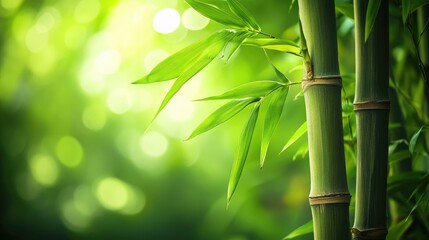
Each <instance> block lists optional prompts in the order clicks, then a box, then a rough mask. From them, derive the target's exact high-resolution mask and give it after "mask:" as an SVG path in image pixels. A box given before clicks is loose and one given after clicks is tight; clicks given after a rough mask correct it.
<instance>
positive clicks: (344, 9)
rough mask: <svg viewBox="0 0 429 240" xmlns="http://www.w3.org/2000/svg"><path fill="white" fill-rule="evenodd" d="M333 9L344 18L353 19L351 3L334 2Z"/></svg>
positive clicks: (338, 0)
mask: <svg viewBox="0 0 429 240" xmlns="http://www.w3.org/2000/svg"><path fill="white" fill-rule="evenodd" d="M335 9H337V11H339V12H340V13H342V14H343V15H344V16H346V17H349V18H351V19H354V10H353V2H352V1H347V0H336V1H335Z"/></svg>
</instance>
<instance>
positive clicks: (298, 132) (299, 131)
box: [281, 122, 307, 152]
mask: <svg viewBox="0 0 429 240" xmlns="http://www.w3.org/2000/svg"><path fill="white" fill-rule="evenodd" d="M306 132H307V122H304V123H303V124H302V125H301V126H300V127H299V128H298V129H297V130H296V131H295V133H294V134H293V135H292V137H291V138H290V139H289V141H287V143H286V144H285V146H284V147H283V149H282V150H281V152H283V151H285V150H286V149H288V148H289V147H290V146H291V145H292V144H294V143H295V142H296V141H297V140H298V139H299V138H300V137H302V135H304V133H306Z"/></svg>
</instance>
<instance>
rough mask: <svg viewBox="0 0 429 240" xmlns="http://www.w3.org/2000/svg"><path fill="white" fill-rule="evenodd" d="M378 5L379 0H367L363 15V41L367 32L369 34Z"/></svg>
mask: <svg viewBox="0 0 429 240" xmlns="http://www.w3.org/2000/svg"><path fill="white" fill-rule="evenodd" d="M380 5H381V0H369V2H368V8H367V9H366V17H365V42H366V40H368V37H369V34H371V31H372V28H373V27H374V23H375V19H376V18H377V14H378V10H379V9H380Z"/></svg>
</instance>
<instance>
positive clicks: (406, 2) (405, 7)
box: [402, 0, 414, 25]
mask: <svg viewBox="0 0 429 240" xmlns="http://www.w3.org/2000/svg"><path fill="white" fill-rule="evenodd" d="M413 1H414V0H413ZM410 13H411V0H402V22H403V24H404V25H405V22H407V19H408V15H410Z"/></svg>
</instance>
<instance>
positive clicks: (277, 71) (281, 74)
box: [270, 62, 291, 83]
mask: <svg viewBox="0 0 429 240" xmlns="http://www.w3.org/2000/svg"><path fill="white" fill-rule="evenodd" d="M270 63H271V66H272V67H273V69H274V72H275V73H276V76H277V77H278V78H279V79H280V80H281V81H282V82H284V83H291V81H290V80H289V78H287V77H286V76H285V75H284V74H283V73H282V72H280V70H279V69H278V68H277V67H276V66H274V64H273V63H272V62H270Z"/></svg>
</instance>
